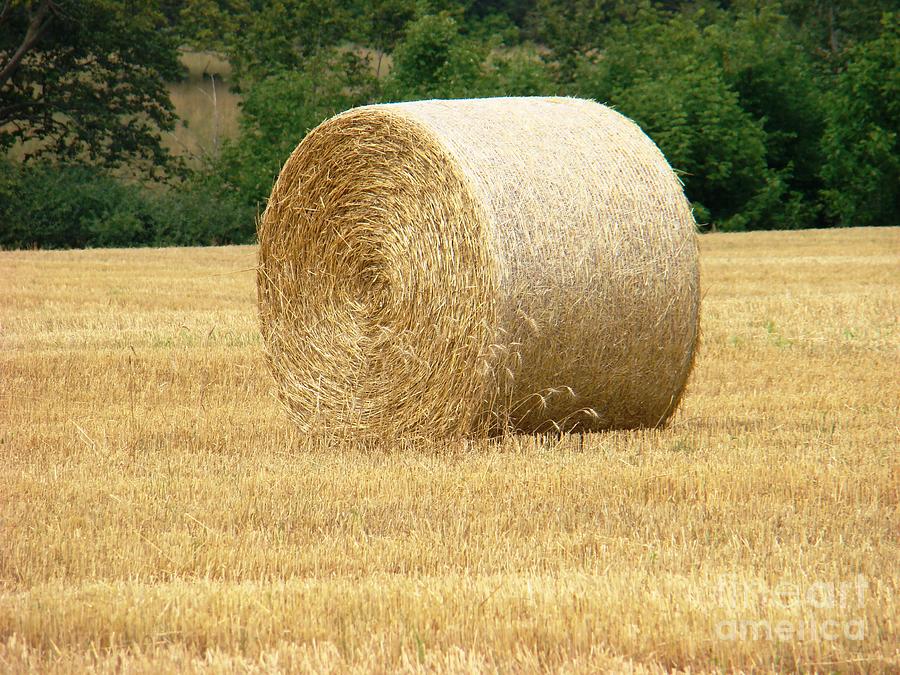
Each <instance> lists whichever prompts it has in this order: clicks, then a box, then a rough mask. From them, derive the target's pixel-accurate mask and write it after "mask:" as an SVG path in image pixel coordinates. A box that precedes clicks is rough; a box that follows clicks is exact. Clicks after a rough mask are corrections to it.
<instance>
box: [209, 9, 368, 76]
mask: <svg viewBox="0 0 900 675" xmlns="http://www.w3.org/2000/svg"><path fill="white" fill-rule="evenodd" d="M257 4H258V5H259V7H256V6H254V5H257ZM357 10H358V8H357V7H356V6H355V5H354V3H353V2H352V0H273V1H272V2H258V1H255V2H254V3H252V4H251V11H249V12H247V13H245V14H243V15H241V18H240V22H239V25H238V30H237V32H236V33H235V34H233V35H231V36H229V38H228V41H227V43H226V53H227V55H228V57H229V60H230V61H231V64H232V66H233V67H234V79H235V81H236V82H237V83H238V84H239V85H240V86H241V87H243V86H244V85H245V84H247V83H248V82H250V81H252V80H261V79H263V78H265V77H268V76H269V75H273V74H276V73H279V72H282V71H285V70H302V69H304V68H306V66H307V62H308V60H309V59H310V58H311V57H312V56H314V55H316V54H319V53H320V52H322V51H323V50H325V49H328V48H331V47H334V46H336V45H339V44H340V43H341V42H342V41H344V40H346V38H347V37H348V36H350V35H351V33H352V31H353V30H354V29H356V28H357V27H358V26H357V23H356V21H355V19H356V16H357V13H358V12H357Z"/></svg>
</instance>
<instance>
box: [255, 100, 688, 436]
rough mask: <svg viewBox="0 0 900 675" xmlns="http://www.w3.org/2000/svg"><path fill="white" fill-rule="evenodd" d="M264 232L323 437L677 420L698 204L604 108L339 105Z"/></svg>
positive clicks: (276, 338) (270, 324)
mask: <svg viewBox="0 0 900 675" xmlns="http://www.w3.org/2000/svg"><path fill="white" fill-rule="evenodd" d="M259 243H260V249H259V272H258V297H259V312H260V321H261V329H262V334H263V341H264V345H265V353H266V358H267V361H268V364H269V366H270V368H271V370H272V373H273V375H274V377H275V380H276V382H277V384H278V389H279V395H280V397H281V399H282V400H283V401H284V403H285V404H286V407H287V409H288V411H289V414H290V415H291V417H292V418H293V419H294V421H295V422H296V423H297V424H298V425H299V426H300V428H301V429H302V430H304V431H307V432H310V433H314V432H320V431H321V432H327V433H333V434H338V435H354V436H360V437H363V436H379V437H383V436H421V437H453V436H464V435H482V434H486V433H496V432H498V431H507V430H519V431H526V432H535V431H551V430H557V431H568V430H573V429H581V430H599V429H613V428H634V427H653V426H659V425H661V424H663V423H664V422H665V421H666V419H667V418H668V417H669V416H670V415H671V414H672V412H673V411H674V409H675V407H676V405H677V403H678V400H679V398H680V396H681V393H682V390H683V388H684V385H685V381H686V379H687V377H688V374H689V372H690V369H691V365H692V363H693V355H694V349H695V345H696V342H697V335H698V315H699V278H698V254H697V243H696V234H695V226H694V220H693V217H692V214H691V209H690V206H689V204H688V202H687V200H686V199H685V197H684V194H683V191H682V186H681V183H680V181H679V180H678V178H677V177H676V175H675V174H674V172H673V171H672V169H671V168H670V167H669V165H668V163H667V162H666V160H665V158H664V157H663V155H662V154H661V153H660V151H659V150H658V149H657V147H656V146H655V145H654V144H653V142H652V141H651V140H650V139H649V138H648V137H647V136H646V135H645V134H644V133H643V132H642V131H641V130H640V129H639V128H638V126H637V125H635V124H634V123H633V122H631V121H630V120H628V119H627V118H625V117H624V116H622V115H620V114H619V113H617V112H615V111H613V110H611V109H609V108H607V107H605V106H603V105H600V104H598V103H594V102H591V101H584V100H579V99H572V98H495V99H471V100H454V101H421V102H414V103H397V104H387V105H372V106H365V107H361V108H355V109H352V110H349V111H347V112H345V113H342V114H340V115H337V116H335V117H333V118H331V119H330V120H327V121H326V122H324V123H322V124H321V125H319V126H318V127H317V128H316V129H314V130H313V131H311V132H310V133H309V134H308V135H307V136H306V138H304V139H303V141H302V142H301V143H300V144H299V145H298V146H297V148H296V150H295V151H294V152H293V153H292V155H291V156H290V158H289V159H288V161H287V162H286V164H285V165H284V168H283V169H282V171H281V174H280V175H279V177H278V180H277V182H276V184H275V187H274V189H273V191H272V195H271V198H270V200H269V202H268V206H267V208H266V210H265V212H264V214H263V215H262V217H261V219H260V223H259Z"/></svg>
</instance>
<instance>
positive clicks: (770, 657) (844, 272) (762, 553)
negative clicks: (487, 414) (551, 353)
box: [0, 228, 900, 672]
mask: <svg viewBox="0 0 900 675" xmlns="http://www.w3.org/2000/svg"><path fill="white" fill-rule="evenodd" d="M700 249H701V265H702V271H701V280H702V289H703V294H704V299H703V310H702V318H701V328H702V336H703V337H702V344H701V348H700V352H699V354H698V357H697V361H696V366H695V368H694V371H693V374H692V375H691V379H690V381H689V383H688V388H687V392H686V394H685V397H684V400H683V405H682V407H681V408H679V410H678V412H677V413H676V414H675V416H674V417H673V418H672V420H671V422H670V425H669V426H668V428H666V429H663V430H652V431H628V432H623V431H619V432H611V433H602V434H594V435H586V436H584V437H582V436H563V437H561V438H559V439H553V438H541V437H537V438H536V437H530V436H513V437H508V438H506V439H504V440H501V441H470V442H455V443H438V442H434V443H424V442H423V443H420V444H416V445H407V446H395V447H387V448H377V447H369V446H362V445H360V444H354V443H352V442H342V443H340V444H334V445H330V446H329V445H325V444H323V443H318V444H313V443H310V442H309V441H307V440H305V439H304V437H302V436H301V435H300V434H299V432H297V431H296V430H295V429H294V427H293V425H292V424H291V423H290V422H289V421H288V419H287V417H286V416H285V414H284V412H283V410H282V409H281V407H280V405H279V403H278V402H277V400H276V399H275V398H274V395H273V390H274V384H273V382H272V378H271V376H270V375H269V373H268V371H267V369H266V367H265V364H264V362H263V358H262V352H261V349H262V347H261V340H260V337H259V329H258V325H257V319H256V296H255V274H254V272H253V269H252V268H253V266H254V264H255V261H256V251H255V249H254V248H252V247H231V248H210V249H162V250H127V251H124V250H98V251H71V252H65V251H60V252H29V251H22V252H0V289H2V293H0V453H2V457H3V461H2V462H0V670H6V671H21V670H24V669H26V668H32V669H40V670H42V671H60V672H71V671H79V672H81V671H85V670H90V669H94V670H97V671H104V672H112V671H116V672H120V671H121V670H123V669H125V670H130V671H137V672H155V671H159V670H162V669H165V670H185V671H194V672H205V671H214V672H231V671H237V672H247V671H254V670H256V671H265V672H271V671H275V670H279V669H281V670H283V671H289V670H300V671H303V670H313V671H323V670H332V671H338V672H343V671H350V670H358V671H360V672H370V671H372V670H404V671H421V670H429V671H438V672H460V671H472V670H481V671H492V670H503V671H510V670H516V671H531V670H540V669H554V670H565V671H566V672H596V671H598V670H610V669H612V670H616V671H622V670H630V671H635V672H658V671H661V670H663V669H671V668H690V669H691V670H692V671H694V672H697V671H705V670H714V669H732V668H741V669H754V670H763V671H765V670H786V669H795V668H804V669H813V670H820V671H851V672H873V671H876V672H877V671H896V670H897V669H900V626H898V619H897V617H898V616H900V547H898V537H897V533H898V531H900V496H898V490H900V459H898V453H897V447H898V445H900V428H898V419H900V385H898V370H897V363H898V347H900V331H898V315H900V275H898V269H900V229H897V228H877V229H857V230H834V231H807V232H781V233H751V234H714V235H705V236H703V237H701V238H700Z"/></svg>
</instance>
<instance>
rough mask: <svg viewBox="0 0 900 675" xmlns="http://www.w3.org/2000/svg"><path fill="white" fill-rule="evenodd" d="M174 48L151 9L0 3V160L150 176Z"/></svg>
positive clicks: (165, 126) (161, 161) (168, 108)
mask: <svg viewBox="0 0 900 675" xmlns="http://www.w3.org/2000/svg"><path fill="white" fill-rule="evenodd" d="M177 46H178V45H177V41H176V39H175V38H174V36H173V34H172V32H171V31H170V30H169V29H168V28H167V24H166V21H165V17H164V16H163V14H162V13H160V12H159V11H158V10H157V9H155V7H154V3H145V2H131V1H129V0H3V4H2V9H0V151H7V150H9V148H11V147H12V146H13V145H14V144H16V143H23V144H25V145H24V148H25V152H26V155H27V156H36V155H45V156H53V157H54V158H56V159H58V160H60V161H67V160H68V161H71V160H79V161H88V162H90V163H94V164H98V165H103V166H109V167H115V166H121V165H123V164H126V163H128V164H131V165H133V166H135V167H140V168H142V169H146V170H148V171H149V172H150V173H156V172H158V171H159V170H160V168H162V167H165V166H166V165H168V164H169V160H170V157H169V156H168V153H167V152H166V150H165V149H164V148H163V146H162V144H161V132H162V131H165V130H170V129H172V128H174V124H175V119H176V118H175V115H174V112H173V109H172V103H171V101H170V99H169V93H168V90H167V89H166V86H165V81H166V80H172V79H176V78H178V77H179V76H180V74H181V66H180V64H179V61H178V50H177Z"/></svg>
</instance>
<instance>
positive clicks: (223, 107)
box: [164, 51, 241, 165]
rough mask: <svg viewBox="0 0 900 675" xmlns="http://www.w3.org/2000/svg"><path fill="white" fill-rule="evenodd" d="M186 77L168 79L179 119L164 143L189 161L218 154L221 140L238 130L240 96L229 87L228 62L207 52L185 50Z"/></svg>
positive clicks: (182, 59)
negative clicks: (174, 80) (173, 79)
mask: <svg viewBox="0 0 900 675" xmlns="http://www.w3.org/2000/svg"><path fill="white" fill-rule="evenodd" d="M181 62H182V63H183V64H184V66H185V68H187V77H186V78H185V79H184V80H182V81H181V82H170V83H169V85H168V87H169V96H170V97H171V98H172V104H173V105H174V106H175V113H176V114H177V115H178V117H179V122H178V125H177V127H176V128H175V131H173V132H171V133H169V134H166V137H165V139H164V140H165V144H166V145H167V147H168V148H169V149H170V150H171V151H172V152H173V153H174V154H176V155H181V156H184V157H185V158H186V159H188V160H189V161H190V162H191V163H192V164H194V165H197V164H199V162H200V161H201V160H204V159H213V158H215V157H217V156H218V154H219V151H220V150H221V147H222V143H223V142H224V141H225V140H227V139H233V138H235V137H236V136H237V133H238V118H239V116H240V100H241V97H240V96H239V95H238V94H235V93H234V92H233V91H231V89H230V82H229V79H230V77H231V65H230V64H229V63H228V62H227V61H225V60H224V59H223V58H222V57H220V56H218V55H217V54H214V53H209V52H194V51H185V52H182V54H181Z"/></svg>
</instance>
